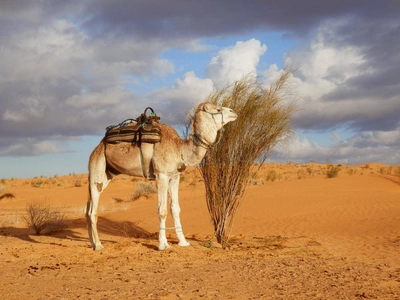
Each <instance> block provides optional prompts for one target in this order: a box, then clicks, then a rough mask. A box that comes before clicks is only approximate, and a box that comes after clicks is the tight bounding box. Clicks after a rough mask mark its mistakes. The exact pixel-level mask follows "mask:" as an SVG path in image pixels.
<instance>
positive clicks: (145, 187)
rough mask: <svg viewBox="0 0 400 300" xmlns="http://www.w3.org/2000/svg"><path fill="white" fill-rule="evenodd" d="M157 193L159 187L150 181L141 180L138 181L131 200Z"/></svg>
mask: <svg viewBox="0 0 400 300" xmlns="http://www.w3.org/2000/svg"><path fill="white" fill-rule="evenodd" d="M155 193H157V189H156V188H155V186H154V185H152V184H151V183H150V182H144V181H139V182H137V183H136V191H135V193H133V195H132V197H131V200H137V199H139V198H140V197H141V196H148V195H150V194H155Z"/></svg>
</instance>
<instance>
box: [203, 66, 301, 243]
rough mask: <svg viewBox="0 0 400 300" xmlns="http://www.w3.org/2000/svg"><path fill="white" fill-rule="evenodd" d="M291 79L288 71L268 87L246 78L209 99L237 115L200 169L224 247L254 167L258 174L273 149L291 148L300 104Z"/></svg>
mask: <svg viewBox="0 0 400 300" xmlns="http://www.w3.org/2000/svg"><path fill="white" fill-rule="evenodd" d="M290 75H291V71H290V70H287V71H285V72H283V73H282V74H281V76H280V77H279V78H278V79H277V80H276V82H274V83H273V84H271V85H270V86H269V87H265V86H263V85H262V84H261V83H260V82H259V81H258V80H257V78H254V77H250V76H246V77H244V78H243V79H242V80H239V81H237V82H235V83H234V84H233V85H231V86H227V87H226V88H224V89H223V90H221V91H217V92H215V93H214V94H212V95H210V96H209V98H208V101H210V102H213V103H215V104H218V105H222V106H226V107H230V108H232V109H233V110H234V111H235V112H236V113H237V114H238V118H237V120H236V121H235V122H232V123H229V124H227V126H226V127H225V131H224V132H223V135H222V138H221V140H220V142H219V143H218V144H216V145H214V146H213V147H212V148H211V149H210V150H209V151H208V152H207V154H206V156H205V157H204V159H203V161H202V162H201V164H200V165H199V169H200V173H201V174H202V176H203V179H204V183H205V187H206V198H207V206H208V211H209V213H210V215H211V219H212V223H213V225H214V231H215V236H216V238H217V241H218V242H219V243H221V244H222V245H225V244H226V243H227V242H228V239H229V236H230V233H231V230H232V227H233V224H234V220H235V215H236V212H237V210H238V208H239V206H240V204H241V202H242V199H243V195H244V193H245V191H246V189H247V187H248V186H249V182H250V180H251V176H252V173H253V172H254V170H251V168H252V167H253V166H257V165H258V168H256V172H258V171H259V168H260V167H261V164H262V163H264V162H265V160H266V159H267V158H268V157H269V156H270V154H271V152H272V150H273V149H274V147H275V146H277V145H279V144H282V143H287V142H288V141H289V139H290V138H291V137H292V136H293V129H292V126H291V123H290V118H291V116H292V114H293V112H294V111H295V109H296V105H295V101H294V95H293V94H292V92H291V87H290V84H289V79H290ZM220 134H221V133H220ZM253 169H254V168H253Z"/></svg>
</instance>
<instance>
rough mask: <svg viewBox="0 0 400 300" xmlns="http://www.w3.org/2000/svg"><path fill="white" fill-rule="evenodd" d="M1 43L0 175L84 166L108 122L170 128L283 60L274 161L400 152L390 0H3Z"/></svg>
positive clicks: (399, 31) (396, 34) (397, 24)
mask: <svg viewBox="0 0 400 300" xmlns="http://www.w3.org/2000/svg"><path fill="white" fill-rule="evenodd" d="M300 2H301V3H300ZM0 44H1V45H2V47H1V48H0V178H11V177H34V176H54V175H64V174H69V173H86V172H87V161H88V157H89V155H90V152H91V151H92V149H93V148H94V147H95V146H96V144H97V143H98V142H99V141H100V139H101V137H102V135H103V134H104V129H105V127H106V126H108V125H110V124H117V123H119V122H120V121H122V120H124V119H126V118H132V117H136V116H138V115H139V114H140V113H141V112H142V111H143V109H144V108H145V107H147V106H151V107H153V108H154V109H155V110H156V111H157V113H158V114H159V115H160V116H161V118H162V119H161V120H162V122H164V123H167V124H170V125H172V126H176V125H179V124H180V123H181V120H182V119H183V118H184V115H185V112H186V111H187V110H188V109H189V108H191V107H192V106H193V105H196V104H198V103H200V102H202V101H204V100H205V98H206V97H207V95H208V94H209V93H210V92H211V91H212V90H213V89H215V88H217V89H218V88H221V87H223V86H224V85H225V84H227V83H229V82H231V81H233V80H238V79H240V78H241V77H242V76H244V75H247V74H249V73H251V74H254V75H257V76H258V77H259V78H260V80H261V81H262V82H263V83H264V84H266V85H268V83H270V82H273V80H274V79H276V78H277V76H279V74H280V72H282V70H283V68H284V67H285V66H287V65H294V66H296V68H297V71H296V72H295V73H294V74H293V76H292V79H291V80H292V83H293V86H294V87H295V92H296V95H297V103H298V107H299V110H298V111H297V112H296V113H295V114H294V116H293V119H292V123H293V125H294V128H295V131H296V138H295V139H294V140H293V141H292V143H291V144H290V145H289V147H288V148H284V149H280V148H278V149H275V151H274V153H273V155H272V156H271V160H272V161H281V162H286V161H294V162H308V161H318V162H326V161H330V162H333V163H342V164H347V163H348V164H360V163H367V162H372V161H379V162H383V163H387V164H392V165H395V164H399V163H400V153H399V150H398V149H400V130H399V129H400V118H399V117H398V116H399V115H400V79H399V78H400V76H399V75H400V71H399V70H400V69H399V67H398V66H399V65H400V56H399V55H398V50H397V49H400V4H399V2H397V1H389V0H388V1H385V0H384V1H380V2H379V3H377V2H376V1H372V0H371V1H369V0H366V1H364V2H363V5H362V7H360V5H358V4H357V1H353V2H349V1H344V0H338V1H335V2H334V3H331V4H330V5H326V3H325V4H324V3H323V1H315V0H312V1H311V0H305V1H294V0H293V1H286V2H285V3H279V1H252V0H251V1H246V2H244V1H243V2H241V1H236V2H232V1H229V2H228V1H227V0H221V1H218V2H215V1H208V0H205V1H199V2H191V1H184V2H182V1H168V3H167V2H166V1H161V0H159V1H147V2H146V1H128V0H118V1H113V2H110V1H106V0H103V1H101V0H100V1H95V2H94V0H83V1H49V0H48V1H46V0H45V1H37V2H33V1H32V2H29V3H27V2H25V1H19V0H16V1H2V2H1V3H0Z"/></svg>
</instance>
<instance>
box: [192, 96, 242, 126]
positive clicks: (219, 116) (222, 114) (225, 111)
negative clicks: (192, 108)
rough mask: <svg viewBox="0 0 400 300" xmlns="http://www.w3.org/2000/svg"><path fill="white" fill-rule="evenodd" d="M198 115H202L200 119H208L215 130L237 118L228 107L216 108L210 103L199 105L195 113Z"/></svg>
mask: <svg viewBox="0 0 400 300" xmlns="http://www.w3.org/2000/svg"><path fill="white" fill-rule="evenodd" d="M198 113H201V114H202V119H208V122H209V124H210V125H211V124H213V125H215V126H216V129H217V130H220V129H221V128H222V127H223V126H224V125H225V124H227V123H229V122H232V121H235V120H236V119H237V117H238V116H237V114H236V113H234V112H233V110H232V109H230V108H229V107H223V106H217V105H215V104H213V103H211V102H204V103H201V104H200V105H199V107H198V108H197V111H196V114H198Z"/></svg>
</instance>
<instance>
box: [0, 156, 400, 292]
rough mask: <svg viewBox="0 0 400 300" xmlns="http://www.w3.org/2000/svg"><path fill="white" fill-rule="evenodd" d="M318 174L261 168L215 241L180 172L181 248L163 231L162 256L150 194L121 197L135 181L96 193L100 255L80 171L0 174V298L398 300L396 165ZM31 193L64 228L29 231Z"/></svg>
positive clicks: (195, 188)
mask: <svg viewBox="0 0 400 300" xmlns="http://www.w3.org/2000/svg"><path fill="white" fill-rule="evenodd" d="M326 169H327V165H326V164H315V163H310V164H295V163H288V164H276V163H275V164H273V163H270V164H265V165H263V166H262V167H261V170H260V172H259V173H258V175H257V176H256V177H254V179H253V181H252V185H251V186H250V187H249V189H248V191H247V193H246V195H245V197H244V198H243V200H242V204H241V207H240V208H239V211H238V213H237V215H236V220H235V225H234V228H233V231H232V234H231V238H230V240H229V244H228V246H227V247H225V248H221V247H220V245H218V244H217V243H216V240H215V237H214V235H213V226H212V223H211V221H210V216H209V213H208V211H207V205H206V198H205V192H204V183H203V182H202V180H201V176H200V174H199V172H198V171H197V170H196V169H189V170H187V171H185V172H184V173H183V178H182V182H181V185H180V203H181V208H182V212H181V219H182V224H183V227H184V232H185V235H186V237H187V239H188V240H189V241H190V243H191V246H189V247H179V246H178V245H177V240H176V238H175V234H174V232H172V231H171V232H168V236H169V241H170V244H171V245H172V248H171V249H169V250H166V251H158V250H157V245H158V240H157V235H158V216H157V198H156V195H155V194H151V195H148V196H142V197H140V198H139V199H137V200H135V201H132V199H131V198H132V194H133V192H134V191H135V185H136V183H137V179H133V178H131V177H128V176H119V177H117V178H115V179H114V180H113V181H112V182H111V183H110V185H109V187H108V188H107V189H106V191H105V192H104V193H103V194H102V197H101V201H100V211H99V221H98V227H99V234H100V239H101V240H102V242H103V245H104V246H105V247H106V250H104V251H93V250H92V249H91V248H90V244H89V241H88V236H87V230H86V223H85V220H84V208H85V204H86V200H87V174H78V175H75V174H71V175H69V176H54V177H52V178H45V177H38V178H32V179H17V178H12V179H3V180H1V181H0V265H1V268H0V279H1V286H0V299H78V298H79V299H363V298H366V299H400V175H399V170H400V167H399V166H387V165H383V164H378V163H368V164H364V165H358V166H347V165H346V166H341V170H340V172H339V174H338V176H337V177H335V178H327V176H326ZM271 175H274V176H271ZM272 179H274V180H273V181H272ZM33 200H37V201H43V200H46V202H47V203H49V205H51V206H52V207H53V208H54V209H58V210H60V211H62V212H63V213H65V215H66V216H67V217H68V219H67V220H66V222H65V224H64V227H62V228H58V229H57V230H56V231H53V232H46V231H44V232H43V234H41V235H35V232H34V231H33V229H32V228H28V227H27V225H26V224H25V222H24V221H23V218H22V216H23V215H24V214H25V209H26V207H27V205H28V204H29V203H30V202H31V201H33ZM168 220H169V226H172V222H171V218H170V217H169V218H168Z"/></svg>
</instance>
